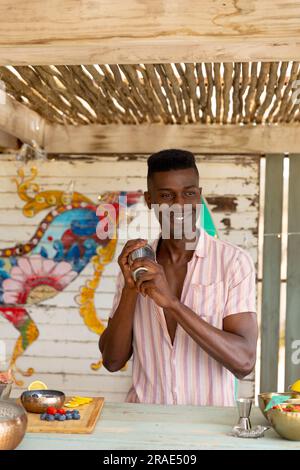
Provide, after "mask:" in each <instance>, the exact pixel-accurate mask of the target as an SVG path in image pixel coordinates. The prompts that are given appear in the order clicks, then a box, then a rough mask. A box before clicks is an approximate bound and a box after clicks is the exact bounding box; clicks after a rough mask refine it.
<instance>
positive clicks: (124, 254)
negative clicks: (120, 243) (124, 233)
mask: <svg viewBox="0 0 300 470" xmlns="http://www.w3.org/2000/svg"><path fill="white" fill-rule="evenodd" d="M146 243H147V240H143V239H141V238H139V239H137V240H129V241H128V242H127V243H126V245H125V246H124V248H123V250H122V251H121V253H120V255H119V258H118V262H122V263H124V262H128V261H127V260H128V255H129V254H130V253H131V252H132V251H134V250H136V249H137V248H140V247H142V246H144V245H146Z"/></svg>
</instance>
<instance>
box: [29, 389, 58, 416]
mask: <svg viewBox="0 0 300 470" xmlns="http://www.w3.org/2000/svg"><path fill="white" fill-rule="evenodd" d="M65 400H66V397H65V394H64V393H63V392H59V391H58V390H27V391H26V392H23V393H22V395H21V402H22V405H23V406H24V408H25V410H27V411H29V413H44V412H45V411H46V410H47V408H48V407H49V406H53V407H54V408H58V409H59V408H62V407H63V406H64V403H65Z"/></svg>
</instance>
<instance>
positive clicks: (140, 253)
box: [129, 244, 155, 282]
mask: <svg viewBox="0 0 300 470" xmlns="http://www.w3.org/2000/svg"><path fill="white" fill-rule="evenodd" d="M138 258H149V259H151V260H152V261H155V252H154V250H153V248H152V247H151V246H150V245H148V244H147V245H145V246H141V247H140V248H137V249H136V250H134V251H132V252H131V253H130V255H129V264H132V263H133V261H134V260H136V259H138ZM147 271H148V269H147V268H146V267H143V266H140V267H139V268H137V269H135V270H134V271H132V277H133V279H134V281H135V282H136V281H137V280H138V279H139V276H140V275H141V274H142V273H145V272H147Z"/></svg>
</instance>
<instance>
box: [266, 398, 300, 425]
mask: <svg viewBox="0 0 300 470" xmlns="http://www.w3.org/2000/svg"><path fill="white" fill-rule="evenodd" d="M274 396H290V397H292V398H300V393H298V392H283V393H278V392H269V393H260V394H259V395H258V404H259V408H260V411H261V412H262V414H263V415H264V417H265V418H266V419H267V420H268V421H269V422H270V419H269V412H268V411H267V412H265V411H264V410H265V408H266V406H267V404H268V403H269V401H270V400H271V398H272V397H274Z"/></svg>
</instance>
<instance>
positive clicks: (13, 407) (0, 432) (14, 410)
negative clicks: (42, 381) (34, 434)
mask: <svg viewBox="0 0 300 470" xmlns="http://www.w3.org/2000/svg"><path fill="white" fill-rule="evenodd" d="M26 428H27V414H26V411H25V410H24V408H23V407H22V406H20V405H17V404H16V403H15V402H13V401H10V400H0V450H14V449H15V448H16V447H18V445H19V444H20V442H21V441H22V439H23V437H24V435H25V432H26Z"/></svg>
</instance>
